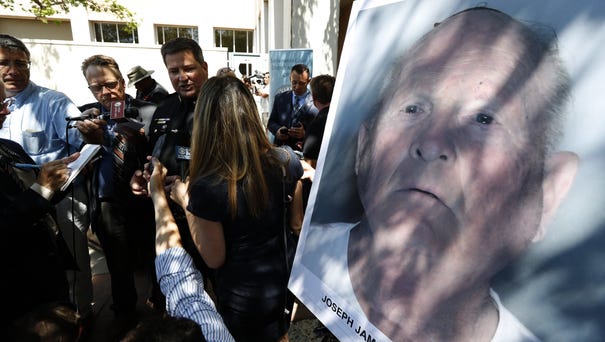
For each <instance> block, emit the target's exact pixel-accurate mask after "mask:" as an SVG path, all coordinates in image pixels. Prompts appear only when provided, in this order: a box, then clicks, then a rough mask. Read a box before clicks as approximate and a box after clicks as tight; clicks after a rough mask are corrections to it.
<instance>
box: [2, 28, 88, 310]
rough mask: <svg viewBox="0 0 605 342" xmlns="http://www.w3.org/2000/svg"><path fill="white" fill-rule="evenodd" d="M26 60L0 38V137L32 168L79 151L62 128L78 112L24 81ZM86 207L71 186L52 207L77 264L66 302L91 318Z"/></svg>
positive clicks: (18, 45)
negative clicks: (0, 109) (2, 103)
mask: <svg viewBox="0 0 605 342" xmlns="http://www.w3.org/2000/svg"><path fill="white" fill-rule="evenodd" d="M30 57H31V55H30V52H29V50H28V48H27V47H26V46H25V44H24V43H23V42H22V41H21V40H19V39H17V38H15V37H13V36H10V35H6V34H0V77H1V78H2V81H3V82H4V84H5V89H6V96H7V101H9V102H10V106H9V108H8V109H9V110H10V112H11V115H10V116H8V117H7V118H6V121H5V122H4V125H3V126H2V128H0V138H3V139H8V140H12V141H14V142H16V143H18V144H19V145H21V146H23V149H24V150H25V151H26V152H27V154H28V155H29V156H30V157H31V158H32V159H33V160H34V162H36V164H44V163H47V162H50V161H54V160H59V159H62V158H65V157H67V156H68V155H70V154H72V153H74V152H76V151H78V150H79V149H80V146H82V137H81V135H80V134H79V132H78V130H77V129H75V128H68V121H67V120H66V118H69V117H76V116H80V115H81V113H80V110H79V109H78V107H76V105H75V104H74V103H73V102H72V101H71V100H70V99H69V98H68V97H67V96H66V95H65V94H63V93H61V92H58V91H55V90H51V89H48V88H45V87H42V86H39V85H37V84H35V83H34V82H32V81H31V80H30V67H31V59H30ZM7 104H8V102H7ZM87 202H88V199H87V194H86V191H85V188H84V186H83V185H82V184H80V183H78V181H76V184H75V186H74V189H73V192H70V193H68V194H67V196H66V197H65V199H63V200H62V201H60V202H59V203H58V204H57V206H56V209H57V210H56V211H57V221H58V223H59V227H60V228H61V232H62V234H63V236H64V237H65V239H66V241H67V245H68V246H69V247H70V248H71V249H72V251H71V252H72V253H73V254H74V255H75V256H76V261H77V263H78V268H79V271H68V274H67V276H68V278H69V280H70V289H74V288H75V297H74V296H72V300H73V301H74V302H75V303H76V304H77V306H78V310H79V313H80V315H82V316H87V315H89V314H91V313H92V310H91V303H92V280H91V275H90V258H89V256H88V247H87V246H88V240H87V238H86V234H85V232H86V229H87V228H88V223H89V222H88V215H87V213H86V205H87ZM72 218H73V219H72ZM72 222H73V223H72ZM74 227H75V228H77V229H74ZM74 239H75V242H73V240H74ZM73 246H75V252H74V250H73V248H72V247H73ZM74 278H75V280H74ZM74 282H75V286H74Z"/></svg>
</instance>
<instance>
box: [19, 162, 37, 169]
mask: <svg viewBox="0 0 605 342" xmlns="http://www.w3.org/2000/svg"><path fill="white" fill-rule="evenodd" d="M14 166H15V167H17V168H20V169H39V168H41V167H42V166H41V165H37V164H22V163H15V164H14Z"/></svg>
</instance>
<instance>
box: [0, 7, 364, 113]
mask: <svg viewBox="0 0 605 342" xmlns="http://www.w3.org/2000/svg"><path fill="white" fill-rule="evenodd" d="M16 3H17V5H16V6H15V8H14V9H13V10H9V9H7V8H0V33H6V34H11V35H13V36H16V37H18V38H20V39H22V40H23V42H24V43H25V44H26V45H27V46H28V48H29V49H30V51H31V53H32V67H31V68H32V69H31V78H32V80H33V81H34V82H35V83H37V84H39V85H42V86H46V87H48V88H51V89H56V90H59V91H62V92H64V93H66V94H67V95H68V96H69V97H71V98H72V100H73V101H74V102H75V103H76V104H77V105H81V104H84V103H87V102H91V101H94V98H93V97H92V95H91V94H90V91H89V90H88V89H87V84H86V81H85V80H84V77H83V75H82V72H81V70H80V65H81V63H82V61H83V60H84V59H85V58H86V57H88V56H91V55H94V54H106V55H109V56H111V57H114V58H115V59H116V60H117V61H118V63H119V65H120V69H121V70H122V73H124V74H125V73H126V72H127V71H128V70H129V69H130V68H131V67H133V66H135V65H141V66H142V67H143V68H145V69H148V70H154V71H155V73H154V74H153V77H154V78H155V79H156V80H157V81H158V82H160V83H161V84H162V85H164V87H166V88H167V89H171V86H170V82H169V80H168V76H167V73H166V71H165V67H164V63H163V61H162V57H161V55H160V47H161V44H163V43H164V42H165V41H167V40H169V39H172V38H174V37H189V38H193V39H195V40H197V41H198V42H199V43H200V46H201V47H202V49H203V50H204V57H205V59H206V61H207V62H208V72H209V75H214V74H215V73H216V71H217V70H218V69H220V68H222V67H225V66H229V67H231V68H233V69H235V70H236V73H237V74H238V75H250V74H253V73H255V72H257V71H258V72H264V71H268V70H269V65H268V63H269V62H268V58H267V56H268V52H269V51H270V50H274V49H290V48H311V49H313V55H314V58H313V69H314V73H315V74H319V73H328V74H332V75H334V74H335V73H336V67H337V60H338V51H339V46H340V43H339V42H340V41H341V39H342V37H339V28H341V27H343V18H341V16H340V12H341V11H342V10H341V8H342V7H343V6H346V7H348V8H350V6H351V4H352V0H349V1H347V2H344V1H338V0H329V1H315V0H223V1H216V2H215V1H208V0H203V1H196V0H171V1H169V2H167V1H160V0H146V1H126V0H122V2H121V3H122V4H123V5H125V6H126V7H128V9H129V10H131V11H132V12H133V13H134V14H135V18H136V20H137V24H138V26H137V28H136V29H135V30H129V29H128V27H127V25H126V23H125V22H123V21H120V20H119V19H117V18H116V17H115V16H114V15H112V14H109V13H95V12H87V11H86V10H85V9H83V8H81V7H76V8H73V9H71V10H70V12H69V13H65V14H60V15H56V16H53V17H52V18H48V21H47V23H44V22H42V21H40V20H37V19H36V18H35V17H34V16H33V15H32V14H30V13H28V12H25V11H23V10H21V9H20V7H19V5H18V4H19V3H23V4H26V5H28V6H29V4H30V1H29V0H17V1H16ZM345 12H346V11H345ZM346 19H348V18H344V22H345V24H344V27H346ZM343 32H344V31H343ZM127 91H128V92H129V93H131V94H134V93H135V90H134V88H128V89H127Z"/></svg>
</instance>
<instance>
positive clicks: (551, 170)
mask: <svg viewBox="0 0 605 342" xmlns="http://www.w3.org/2000/svg"><path fill="white" fill-rule="evenodd" d="M578 164H579V158H578V155H576V154H575V153H573V152H567V151H563V152H557V153H554V154H552V155H551V156H550V157H549V158H548V159H547V160H546V161H545V163H544V180H543V181H542V196H543V202H542V219H541V221H540V227H539V229H538V231H537V232H536V236H534V238H533V241H538V240H540V239H542V238H543V237H544V235H545V233H546V226H547V225H548V223H549V222H550V221H551V219H552V217H553V216H554V214H555V212H556V211H557V208H558V207H559V205H560V204H561V202H562V201H563V199H564V198H565V195H567V192H568V191H569V188H571V184H572V183H573V180H574V178H575V176H576V172H577V171H578Z"/></svg>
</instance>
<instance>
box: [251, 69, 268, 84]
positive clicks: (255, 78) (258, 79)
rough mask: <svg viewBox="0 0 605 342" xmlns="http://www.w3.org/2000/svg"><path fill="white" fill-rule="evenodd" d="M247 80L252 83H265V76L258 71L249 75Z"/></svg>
mask: <svg viewBox="0 0 605 342" xmlns="http://www.w3.org/2000/svg"><path fill="white" fill-rule="evenodd" d="M249 80H250V84H252V85H265V77H264V76H263V74H261V73H259V72H258V71H257V72H256V73H255V74H254V75H251V76H250V77H249Z"/></svg>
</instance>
